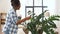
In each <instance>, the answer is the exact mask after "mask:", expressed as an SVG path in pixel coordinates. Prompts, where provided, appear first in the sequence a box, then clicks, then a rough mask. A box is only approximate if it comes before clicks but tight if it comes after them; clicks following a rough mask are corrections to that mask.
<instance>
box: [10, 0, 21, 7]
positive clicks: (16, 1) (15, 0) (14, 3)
mask: <svg viewBox="0 0 60 34" xmlns="http://www.w3.org/2000/svg"><path fill="white" fill-rule="evenodd" d="M11 5H12V6H15V7H16V6H21V5H20V1H19V0H11Z"/></svg>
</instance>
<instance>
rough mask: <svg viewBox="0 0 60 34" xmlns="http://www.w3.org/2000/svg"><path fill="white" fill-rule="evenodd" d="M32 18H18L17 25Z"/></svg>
mask: <svg viewBox="0 0 60 34" xmlns="http://www.w3.org/2000/svg"><path fill="white" fill-rule="evenodd" d="M30 18H31V16H29V17H26V18H24V19H22V20H18V21H17V23H16V25H18V24H21V23H22V22H24V21H26V20H29V19H30Z"/></svg>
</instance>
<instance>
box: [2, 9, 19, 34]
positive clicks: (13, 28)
mask: <svg viewBox="0 0 60 34" xmlns="http://www.w3.org/2000/svg"><path fill="white" fill-rule="evenodd" d="M17 20H18V17H17V15H16V12H15V11H14V9H11V10H10V11H8V13H7V17H6V21H5V25H4V27H3V30H2V31H3V32H4V31H7V29H8V30H9V34H12V32H13V33H14V34H17V29H18V26H17V25H16V22H17Z"/></svg>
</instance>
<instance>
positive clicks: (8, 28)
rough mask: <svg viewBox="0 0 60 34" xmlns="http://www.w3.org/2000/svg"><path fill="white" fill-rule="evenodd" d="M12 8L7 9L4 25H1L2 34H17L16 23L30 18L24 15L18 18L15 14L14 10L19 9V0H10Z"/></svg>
mask: <svg viewBox="0 0 60 34" xmlns="http://www.w3.org/2000/svg"><path fill="white" fill-rule="evenodd" d="M11 5H12V9H11V10H10V11H8V13H7V17H6V21H5V25H4V27H3V30H2V31H3V32H4V34H17V30H18V24H21V23H22V22H24V21H26V20H28V19H30V18H31V17H30V16H29V17H26V18H24V19H22V20H19V19H18V17H17V15H16V10H19V9H20V7H21V5H20V1H19V0H11Z"/></svg>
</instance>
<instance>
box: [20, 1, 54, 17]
mask: <svg viewBox="0 0 60 34" xmlns="http://www.w3.org/2000/svg"><path fill="white" fill-rule="evenodd" d="M20 1H21V9H20V10H19V11H20V14H21V15H22V17H23V18H24V16H25V6H33V0H20ZM41 1H42V0H34V2H35V4H34V5H35V6H42V2H41ZM43 5H44V6H47V8H44V10H49V12H50V13H51V15H53V14H54V11H55V0H43ZM27 10H31V9H27ZM31 11H32V10H31ZM34 12H35V13H36V15H39V14H40V13H41V12H42V9H41V8H34Z"/></svg>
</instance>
